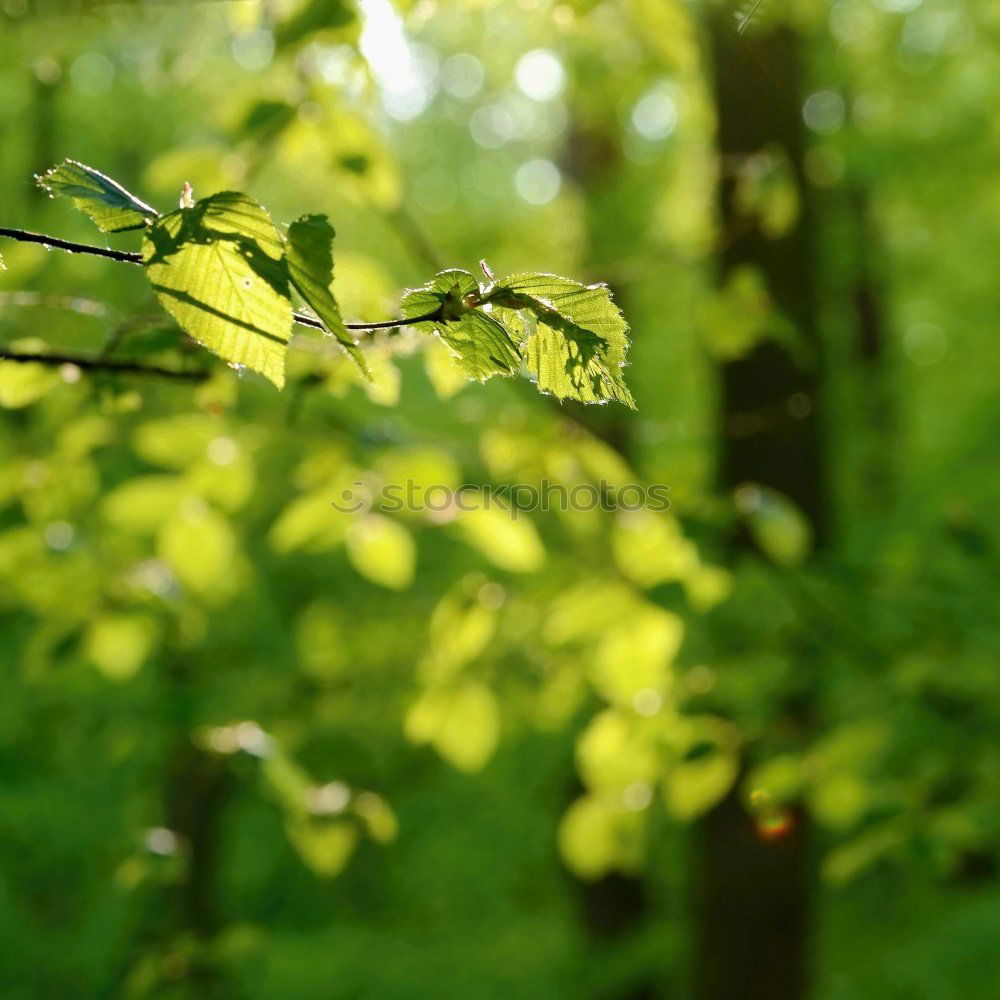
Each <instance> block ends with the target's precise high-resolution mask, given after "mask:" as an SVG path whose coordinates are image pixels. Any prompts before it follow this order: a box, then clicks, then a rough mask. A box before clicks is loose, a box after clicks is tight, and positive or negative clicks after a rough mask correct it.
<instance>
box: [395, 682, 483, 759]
mask: <svg viewBox="0 0 1000 1000" xmlns="http://www.w3.org/2000/svg"><path fill="white" fill-rule="evenodd" d="M405 728H406V735H407V737H408V738H409V739H410V740H411V741H412V742H413V743H430V744H431V745H432V746H433V747H434V749H435V750H437V752H438V753H439V754H441V756H442V757H444V759H445V760H446V761H448V762H449V763H450V764H452V765H453V766H454V767H457V768H458V769H459V770H460V771H468V772H472V771H478V770H479V769H480V768H482V767H483V765H484V764H485V763H486V762H487V761H488V760H489V759H490V757H491V756H492V755H493V751H494V750H495V749H496V745H497V742H498V741H499V739H500V716H499V711H498V709H497V701H496V697H495V695H494V694H493V692H492V691H490V689H489V688H488V687H485V686H483V685H482V684H478V683H476V682H474V681H467V682H465V683H463V684H460V685H458V686H454V687H453V686H448V687H433V688H429V689H428V690H426V691H425V692H424V693H423V694H422V695H421V696H420V698H419V699H418V700H417V701H416V702H415V703H414V704H413V705H412V706H411V707H410V710H409V712H407V715H406V725H405Z"/></svg>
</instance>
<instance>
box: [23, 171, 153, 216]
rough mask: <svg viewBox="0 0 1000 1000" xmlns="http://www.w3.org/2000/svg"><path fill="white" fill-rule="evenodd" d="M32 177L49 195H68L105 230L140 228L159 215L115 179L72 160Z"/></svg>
mask: <svg viewBox="0 0 1000 1000" xmlns="http://www.w3.org/2000/svg"><path fill="white" fill-rule="evenodd" d="M35 180H36V181H37V182H38V185H39V187H41V188H43V189H44V190H45V191H48V193H49V194H51V195H57V194H61V195H66V197H68V198H72V199H73V204H74V205H76V207H77V208H78V209H80V211H82V212H86V213H87V215H89V216H90V217H91V219H93V220H94V222H95V223H97V226H98V228H99V229H101V230H102V232H105V233H121V232H124V231H126V230H128V229H142V228H143V227H144V226H145V225H146V224H147V223H148V222H149V221H150V220H151V219H155V218H157V216H159V214H160V213H159V212H157V211H156V209H155V208H151V207H150V206H149V205H147V204H146V203H145V202H143V201H140V200H139V199H138V198H136V196H135V195H134V194H130V193H129V192H128V191H126V190H125V188H123V187H122V186H121V185H120V184H119V183H118V182H117V181H113V180H112V179H111V178H110V177H105V176H104V174H102V173H101V172H100V171H99V170H95V169H94V168H93V167H88V166H86V165H85V164H83V163H77V162H76V160H64V161H63V162H62V163H60V164H59V166H58V167H53V168H52V169H51V170H50V171H49V172H48V173H46V174H41V175H39V176H38V177H36V178H35Z"/></svg>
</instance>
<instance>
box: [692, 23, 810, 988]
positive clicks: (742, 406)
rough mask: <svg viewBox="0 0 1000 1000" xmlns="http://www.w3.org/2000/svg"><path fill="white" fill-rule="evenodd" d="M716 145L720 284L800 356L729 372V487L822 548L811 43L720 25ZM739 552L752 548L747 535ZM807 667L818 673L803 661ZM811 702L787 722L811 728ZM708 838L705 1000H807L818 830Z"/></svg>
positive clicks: (715, 833)
mask: <svg viewBox="0 0 1000 1000" xmlns="http://www.w3.org/2000/svg"><path fill="white" fill-rule="evenodd" d="M709 20H710V25H709V30H710V39H711V46H712V61H713V71H712V72H713V81H714V90H715V101H716V114H717V129H718V134H717V143H718V153H719V158H720V164H721V182H720V188H719V211H720V223H721V228H722V246H721V249H720V251H719V260H718V265H719V281H720V284H725V282H726V281H727V279H728V278H729V277H730V275H731V274H732V273H733V271H734V269H737V268H745V267H752V268H754V269H755V270H756V271H757V272H758V273H759V274H760V275H761V277H762V278H763V280H764V282H765V283H766V287H767V289H768V292H769V294H770V296H771V299H772V302H773V306H774V309H775V310H776V311H777V312H778V313H780V314H781V315H782V316H784V317H785V318H786V319H787V320H789V321H791V323H792V324H793V325H794V327H795V329H796V331H797V336H798V338H799V344H800V349H799V350H796V351H795V353H794V354H793V353H792V352H791V351H790V350H789V349H788V348H787V346H786V345H785V344H784V343H778V341H777V340H770V339H766V340H762V341H760V342H759V343H757V344H756V346H754V347H753V348H752V349H751V350H750V351H749V352H748V353H747V354H745V355H744V356H743V357H741V358H739V359H737V360H734V361H731V362H729V363H725V364H722V365H720V368H719V380H720V392H719V407H718V414H717V416H718V428H719V441H720V453H719V460H718V478H719V483H720V487H721V488H722V489H723V490H724V491H726V492H731V491H733V490H734V489H736V488H738V487H740V486H741V485H743V484H751V483H752V484H759V485H761V486H766V487H769V488H771V489H774V490H778V491H780V492H781V493H783V494H784V495H785V496H787V497H788V498H789V499H791V500H792V501H793V502H794V503H795V504H796V506H797V507H798V508H799V509H800V510H801V511H802V512H803V513H804V514H805V516H806V517H807V518H808V520H809V522H810V523H811V525H812V529H813V532H814V537H815V541H816V544H817V545H820V546H821V545H823V544H824V543H825V542H826V540H827V538H828V536H829V530H830V524H829V510H828V507H827V502H826V482H825V474H824V473H825V469H824V453H823V448H822V441H821V434H820V420H819V415H820V405H819V404H820V399H819V394H820V364H819V361H820V350H819V343H818V335H817V302H816V268H817V259H816V253H815V247H814V245H813V228H812V225H811V215H812V213H811V206H810V192H809V187H808V185H807V184H806V182H805V179H804V175H803V169H802V164H803V154H804V151H805V150H804V141H805V137H804V135H803V125H802V115H801V107H802V99H803V93H802V70H801V64H800V41H799V39H798V37H797V35H796V33H795V32H794V31H793V30H792V29H791V28H790V27H788V26H787V25H783V24H769V25H762V26H760V27H757V26H754V25H751V26H750V28H749V30H748V31H747V32H746V34H744V35H741V34H740V33H739V31H738V26H737V22H736V20H735V19H734V18H733V16H732V13H731V11H727V10H720V11H717V12H716V13H715V14H714V15H712V16H710V19H709ZM755 155H764V156H772V157H781V158H783V159H784V161H785V162H786V163H787V165H788V167H789V168H790V170H791V173H792V176H793V178H794V180H795V182H796V185H797V188H798V194H799V198H800V212H799V217H798V220H797V221H796V222H795V223H794V224H793V225H792V226H791V227H790V228H789V229H788V230H787V231H786V232H784V233H782V234H781V235H780V236H773V235H772V236H768V235H765V234H764V233H763V232H762V231H761V229H760V228H759V226H758V224H757V219H756V218H755V217H754V216H752V215H748V214H745V212H744V211H742V210H741V205H740V203H739V200H738V198H737V183H738V177H739V174H740V170H741V168H742V167H744V166H745V165H746V163H747V158H748V157H751V156H755ZM737 545H739V546H741V547H749V546H750V545H751V542H750V540H749V538H748V537H747V536H745V535H743V536H741V537H740V538H739V539H737ZM803 669H804V670H807V669H809V667H808V664H805V663H804V664H803ZM809 700H810V699H809V698H808V695H806V696H805V698H803V697H801V696H799V697H797V698H796V701H795V703H794V704H793V703H790V704H788V705H786V706H784V711H785V712H786V713H787V715H788V716H789V717H790V718H793V719H794V720H795V721H796V722H797V723H798V724H799V725H800V726H801V725H802V724H808V718H809V714H810V709H809V705H808V701H809ZM697 833H698V848H699V853H700V856H699V858H698V862H697V866H696V874H695V879H696V886H695V900H696V906H697V916H696V921H695V936H696V941H695V969H694V995H695V997H696V998H697V1000H740V998H744V997H745V998H748V1000H749V998H753V1000H797V998H800V997H803V996H805V995H806V993H807V979H808V974H807V942H808V927H809V911H810V897H811V895H812V889H813V879H812V874H811V866H810V861H809V850H808V840H809V837H808V834H809V831H808V827H807V824H806V822H805V817H804V815H796V816H794V822H793V823H791V824H790V827H789V829H788V831H787V832H786V833H785V834H784V836H782V837H780V838H774V839H770V840H765V839H762V838H761V837H760V836H758V833H757V831H756V829H755V826H754V824H753V822H752V820H751V818H750V817H749V816H748V814H747V812H746V810H745V808H744V807H743V805H742V803H741V800H740V798H739V795H738V793H736V792H733V793H732V794H730V795H729V796H728V797H727V798H726V799H725V800H724V801H723V802H722V803H721V804H720V805H719V806H718V807H716V808H715V809H714V810H712V811H711V812H710V813H709V814H708V815H707V816H706V818H705V820H704V821H703V823H702V824H701V827H700V829H699V830H698V831H697Z"/></svg>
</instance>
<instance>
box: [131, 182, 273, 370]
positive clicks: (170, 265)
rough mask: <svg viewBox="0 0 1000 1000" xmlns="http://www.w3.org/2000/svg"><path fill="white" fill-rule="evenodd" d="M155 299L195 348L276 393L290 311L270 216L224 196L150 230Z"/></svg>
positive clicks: (148, 256) (147, 249) (148, 255)
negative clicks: (262, 380) (264, 381)
mask: <svg viewBox="0 0 1000 1000" xmlns="http://www.w3.org/2000/svg"><path fill="white" fill-rule="evenodd" d="M142 257H143V263H144V264H145V266H146V273H147V274H148V276H149V280H150V283H151V284H152V286H153V291H154V292H155V293H156V297H157V298H158V299H159V300H160V303H161V304H162V305H163V307H164V308H165V309H166V310H167V312H169V313H170V314H171V315H172V316H173V317H174V319H176V320H177V322H178V323H179V324H180V325H181V327H183V329H185V330H186V331H187V332H188V333H189V334H190V335H191V336H192V337H194V339H195V340H197V341H198V342H199V343H201V344H204V346H205V347H207V348H208V349H209V350H210V351H213V352H214V353H215V354H217V355H218V356H219V357H221V358H222V359H224V360H225V361H228V362H230V363H231V364H233V365H242V366H246V367H247V368H251V369H252V370H253V371H257V372H260V373H261V374H262V375H264V376H266V377H267V378H269V379H270V380H271V381H272V382H273V383H274V384H275V385H276V386H278V387H279V388H280V387H281V386H282V385H283V384H284V381H285V352H286V349H287V346H288V339H289V334H290V330H291V325H292V303H291V300H290V298H289V294H288V274H287V268H286V265H285V260H284V243H283V241H282V239H281V236H280V234H279V233H278V231H277V229H275V227H274V223H273V222H272V221H271V219H270V216H269V215H268V214H267V212H266V211H265V210H264V209H263V208H262V207H261V206H260V205H258V204H257V202H255V201H254V200H253V199H252V198H250V197H248V196H247V195H245V194H238V193H235V192H232V191H224V192H222V193H221V194H215V195H212V196H211V197H209V198H204V199H202V200H201V201H199V202H196V203H195V205H194V207H193V208H188V209H178V210H177V211H176V212H172V213H171V214H170V215H168V216H166V217H164V218H163V219H161V220H159V221H158V222H157V223H155V224H154V225H153V226H152V228H151V229H150V230H149V232H148V233H147V235H146V239H145V241H144V242H143V247H142Z"/></svg>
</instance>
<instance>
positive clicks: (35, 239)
mask: <svg viewBox="0 0 1000 1000" xmlns="http://www.w3.org/2000/svg"><path fill="white" fill-rule="evenodd" d="M0 236H6V237H7V238H8V239H11V240H17V241H18V242H20V243H38V244H40V245H41V246H43V247H46V248H47V249H50V250H65V251H66V252H67V253H86V254H91V255H92V256H94V257H108V258H110V259H111V260H117V261H119V262H121V263H123V264H141V263H142V254H138V253H131V252H129V251H126V250H108V249H106V248H105V247H95V246H91V245H90V244H89V243H72V242H70V241H69V240H60V239H57V238H56V237H55V236H46V235H45V234H44V233H31V232H28V231H27V230H25V229H4V228H3V227H0ZM292 319H293V320H295V322H296V323H298V324H299V325H300V326H311V327H313V329H316V330H326V327H325V326H324V325H323V324H322V322H320V320H318V319H316V318H315V317H314V316H307V315H306V314H305V313H292ZM435 319H440V313H439V311H438V310H435V311H434V312H430V313H426V314H425V315H422V316H411V317H410V318H408V319H390V320H385V321H383V322H379V323H345V324H344V326H346V327H347V329H348V330H392V329H395V328H396V327H399V326H413V325H414V324H415V323H426V322H428V321H430V320H435ZM11 360H13V359H11ZM73 363H74V364H76V363H77V362H73ZM81 367H84V366H81Z"/></svg>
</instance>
